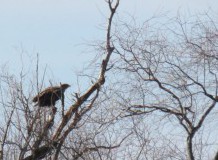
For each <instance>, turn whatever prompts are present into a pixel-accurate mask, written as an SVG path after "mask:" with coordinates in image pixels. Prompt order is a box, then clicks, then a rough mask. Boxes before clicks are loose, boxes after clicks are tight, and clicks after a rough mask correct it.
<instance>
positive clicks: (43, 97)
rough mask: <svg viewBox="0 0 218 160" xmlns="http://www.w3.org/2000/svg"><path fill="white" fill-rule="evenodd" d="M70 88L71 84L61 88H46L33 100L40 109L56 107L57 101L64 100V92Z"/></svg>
mask: <svg viewBox="0 0 218 160" xmlns="http://www.w3.org/2000/svg"><path fill="white" fill-rule="evenodd" d="M68 87H70V85H69V84H61V85H60V86H54V87H49V88H46V89H45V90H44V91H42V92H40V93H39V94H38V95H36V96H35V97H34V98H33V102H34V103H37V104H36V105H38V106H39V107H45V106H47V107H54V106H55V103H56V101H58V100H59V99H62V98H63V96H64V91H65V90H66V89H67V88H68Z"/></svg>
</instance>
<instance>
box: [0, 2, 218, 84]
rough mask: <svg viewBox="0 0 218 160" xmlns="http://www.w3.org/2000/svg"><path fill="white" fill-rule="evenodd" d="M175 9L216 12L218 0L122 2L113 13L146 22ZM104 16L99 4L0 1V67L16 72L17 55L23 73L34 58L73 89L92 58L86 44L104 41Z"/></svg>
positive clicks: (104, 11)
mask: <svg viewBox="0 0 218 160" xmlns="http://www.w3.org/2000/svg"><path fill="white" fill-rule="evenodd" d="M178 10H180V11H181V12H184V13H198V12H203V11H207V10H213V11H214V12H217V11H218V0H152V1H151V0H150V1H146V0H121V3H120V6H119V9H118V14H119V16H120V17H122V16H124V15H133V16H135V17H137V18H138V19H140V20H143V19H144V20H146V19H147V18H149V17H150V16H152V15H153V14H154V13H158V12H169V14H170V15H172V16H176V14H177V12H178ZM107 13H108V6H107V4H106V3H105V1H104V0H0V67H2V66H3V65H5V64H7V66H9V69H10V70H11V71H12V72H18V71H19V70H20V69H21V55H22V57H23V64H24V66H25V65H26V66H25V67H27V68H28V67H29V66H30V65H35V61H33V62H31V63H28V61H29V60H30V59H32V60H34V59H35V58H36V54H37V53H39V57H40V65H41V67H42V68H43V67H45V66H46V65H47V66H48V70H49V72H52V75H53V76H54V78H55V79H56V81H61V82H67V83H70V84H72V83H73V81H75V72H74V71H76V70H81V69H82V68H83V67H84V65H86V64H87V62H89V61H90V60H91V58H92V57H93V56H94V53H93V52H92V53H91V52H90V53H89V52H87V46H86V45H84V44H85V43H87V42H86V41H90V42H91V41H95V40H100V39H101V38H103V37H104V36H105V33H104V31H103V30H102V29H100V26H102V25H104V24H105V23H106V22H107V19H106V17H107V16H108V14H107ZM217 13H218V12H217ZM82 44H83V45H82ZM90 50H91V49H90ZM84 51H86V52H84ZM21 53H23V54H21Z"/></svg>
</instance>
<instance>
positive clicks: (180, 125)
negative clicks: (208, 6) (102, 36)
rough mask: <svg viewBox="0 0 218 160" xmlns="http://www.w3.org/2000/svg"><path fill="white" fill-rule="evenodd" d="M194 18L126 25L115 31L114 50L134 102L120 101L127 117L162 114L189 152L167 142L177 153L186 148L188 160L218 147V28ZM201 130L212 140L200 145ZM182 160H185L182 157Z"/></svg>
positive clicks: (203, 17) (207, 20)
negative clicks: (216, 127) (216, 139)
mask: <svg viewBox="0 0 218 160" xmlns="http://www.w3.org/2000/svg"><path fill="white" fill-rule="evenodd" d="M194 18H196V19H190V20H186V21H185V20H182V18H181V17H177V18H175V19H173V20H170V21H168V22H167V23H164V24H161V23H158V22H157V21H155V18H153V19H151V20H149V21H146V22H145V23H143V25H141V26H140V27H137V25H132V24H126V23H124V24H122V25H120V28H119V29H117V30H118V32H117V42H118V43H117V45H116V47H115V48H116V49H115V52H116V53H117V55H119V57H120V59H119V61H118V62H117V64H116V66H117V67H116V69H117V70H118V71H120V72H122V73H123V75H124V77H125V76H127V77H128V78H126V79H121V80H122V81H123V85H125V86H126V88H129V90H128V89H125V90H124V92H131V97H128V96H127V97H126V95H125V96H124V98H123V100H121V102H122V104H123V107H124V109H125V110H126V111H127V113H128V114H127V115H129V116H135V115H138V116H139V115H145V114H146V115H150V114H151V113H153V112H159V113H158V114H157V113H156V114H157V115H156V116H157V117H162V118H164V119H162V120H161V121H162V122H163V121H164V122H163V123H162V122H160V123H162V125H164V124H168V123H169V121H170V122H172V123H171V126H168V129H169V130H172V128H174V129H175V130H177V131H178V132H179V133H176V134H177V136H180V137H181V139H183V138H182V137H183V136H184V135H185V137H186V138H185V139H186V147H185V146H184V145H181V142H182V141H178V140H176V139H173V136H172V137H169V134H170V133H167V134H166V135H165V139H169V140H170V141H171V143H172V144H174V149H173V150H174V151H175V152H176V151H178V150H180V152H181V151H182V150H183V148H185V149H186V151H187V154H186V158H187V159H189V160H194V159H195V158H196V159H208V156H209V155H207V154H208V153H207V152H204V150H205V149H206V148H207V147H211V148H210V149H212V148H213V147H214V146H215V145H216V144H217V143H215V142H213V141H212V140H213V139H214V138H215V135H216V134H217V132H216V129H213V128H211V126H212V125H213V124H214V123H215V121H216V120H217V118H216V116H215V114H216V113H217V109H216V108H215V107H216V106H217V102H218V99H217V98H218V97H217V91H218V81H217V74H218V70H217V69H218V61H217V58H218V54H217V42H218V41H217V40H218V36H217V35H218V30H217V24H216V23H215V21H213V20H212V19H211V17H209V15H207V14H206V15H201V19H197V17H194ZM154 21H155V22H154ZM126 102H127V103H126ZM152 115H155V114H152ZM166 118H167V120H166ZM156 119H157V118H156ZM175 122H177V123H175ZM152 125H154V124H152ZM181 129H183V130H181ZM202 130H204V132H205V133H207V134H210V136H212V137H211V139H210V140H208V139H207V138H206V137H204V138H202V139H201V141H203V142H202V143H201V144H198V142H197V139H198V138H199V136H200V133H202ZM184 131H185V133H184ZM163 132H164V131H163ZM171 133H172V131H171ZM176 134H174V136H175V135H176ZM205 136H206V135H205ZM167 137H168V138H167ZM207 140H208V141H207ZM179 143H180V144H179ZM206 143H211V144H210V145H208V146H207V145H206ZM212 146H213V147H212ZM175 147H176V148H177V149H176V148H175ZM202 147H205V148H204V149H202ZM164 148H165V147H164ZM168 148H169V147H168ZM182 152H183V151H182ZM210 154H213V153H212V152H210ZM183 155H185V154H183ZM171 156H172V154H170V155H169V156H168V157H167V158H170V157H171ZM177 156H179V155H177ZM209 157H210V158H212V157H213V156H212V155H210V156H209ZM162 158H163V157H162ZM165 158H166V157H165ZM165 158H164V159H165ZM210 158H209V159H210ZM178 159H184V157H183V156H182V154H181V156H180V158H178Z"/></svg>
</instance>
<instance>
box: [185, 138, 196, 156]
mask: <svg viewBox="0 0 218 160" xmlns="http://www.w3.org/2000/svg"><path fill="white" fill-rule="evenodd" d="M192 138H193V135H189V136H188V137H187V142H186V143H187V158H188V160H194V159H195V158H194V154H193V148H192V147H193V144H192Z"/></svg>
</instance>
